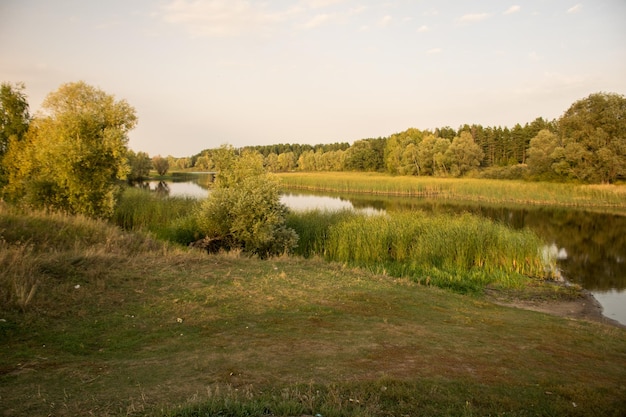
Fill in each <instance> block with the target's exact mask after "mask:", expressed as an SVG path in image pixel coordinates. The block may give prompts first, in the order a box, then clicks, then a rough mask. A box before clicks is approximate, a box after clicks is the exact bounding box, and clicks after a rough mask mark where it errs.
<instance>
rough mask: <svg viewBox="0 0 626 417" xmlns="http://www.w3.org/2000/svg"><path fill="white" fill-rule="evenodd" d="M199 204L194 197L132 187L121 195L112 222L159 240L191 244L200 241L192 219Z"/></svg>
mask: <svg viewBox="0 0 626 417" xmlns="http://www.w3.org/2000/svg"><path fill="white" fill-rule="evenodd" d="M198 205H199V200H198V199H196V198H193V197H162V196H159V195H158V194H157V193H154V192H150V191H148V190H142V189H138V188H131V187H129V188H126V189H125V190H124V192H123V193H122V195H121V196H120V199H119V201H118V204H117V206H116V208H115V213H114V215H113V219H112V220H113V222H114V223H115V224H117V225H118V226H120V227H121V228H123V229H125V230H141V231H147V232H151V233H153V234H154V235H155V236H156V237H158V238H160V239H165V240H171V241H174V242H177V243H182V244H188V243H190V242H191V241H193V240H195V239H197V238H199V237H198V236H196V233H197V232H195V230H194V229H195V225H194V224H193V219H192V217H193V216H192V213H193V212H194V210H195V209H196V208H197V207H198Z"/></svg>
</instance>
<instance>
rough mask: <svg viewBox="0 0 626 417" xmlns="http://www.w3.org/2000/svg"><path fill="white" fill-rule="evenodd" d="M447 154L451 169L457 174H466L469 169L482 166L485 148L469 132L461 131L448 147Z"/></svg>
mask: <svg viewBox="0 0 626 417" xmlns="http://www.w3.org/2000/svg"><path fill="white" fill-rule="evenodd" d="M445 156H446V157H447V160H448V161H449V164H450V171H451V172H452V174H453V175H455V176H461V175H464V174H466V173H467V172H468V171H469V170H471V169H474V168H477V167H479V166H480V161H482V159H483V156H484V154H483V150H482V149H481V148H480V146H478V145H477V144H476V143H475V142H474V138H472V135H471V134H470V133H469V132H461V135H460V136H457V137H455V138H454V139H453V140H452V143H451V144H450V146H449V147H448V149H446V151H445Z"/></svg>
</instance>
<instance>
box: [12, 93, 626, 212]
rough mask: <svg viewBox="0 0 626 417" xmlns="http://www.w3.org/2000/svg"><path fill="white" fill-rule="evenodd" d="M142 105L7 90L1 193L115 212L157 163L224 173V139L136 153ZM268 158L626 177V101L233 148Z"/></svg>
mask: <svg viewBox="0 0 626 417" xmlns="http://www.w3.org/2000/svg"><path fill="white" fill-rule="evenodd" d="M136 123H137V117H136V114H135V109H134V108H133V107H131V106H130V105H129V104H128V103H127V102H126V101H125V100H116V99H115V98H114V97H113V96H111V95H109V94H107V93H105V92H104V91H102V90H100V89H97V88H95V87H92V86H90V85H87V84H86V83H84V82H76V83H68V84H64V85H62V86H61V87H60V88H59V89H58V90H57V91H54V92H52V93H50V94H49V95H48V96H47V97H46V99H45V100H44V103H43V105H42V112H41V114H39V115H37V116H36V117H33V116H31V114H30V112H29V105H28V100H27V98H26V93H25V86H24V84H9V83H3V84H2V85H1V86H0V198H3V199H8V200H15V201H22V202H26V203H27V204H31V205H34V206H40V207H49V208H55V209H60V210H63V211H67V212H70V213H84V214H87V215H92V216H97V217H107V216H110V215H111V213H112V212H113V209H114V204H115V201H116V196H117V193H118V192H119V185H120V182H123V181H136V180H142V179H143V178H145V177H147V176H148V175H149V174H150V171H151V170H153V169H154V170H156V171H157V172H158V173H159V174H160V175H164V174H165V173H166V172H167V171H168V170H170V169H171V170H188V169H193V170H202V171H219V170H220V167H219V160H220V158H221V157H223V153H224V147H221V148H216V149H205V150H203V151H202V152H200V153H198V154H196V155H192V156H190V157H184V158H175V157H172V156H168V157H161V156H159V155H157V156H154V157H150V156H149V155H148V154H147V153H145V152H134V151H132V150H129V149H128V146H127V145H128V132H129V131H130V130H131V129H133V128H134V126H135V125H136ZM232 152H234V154H235V155H243V154H254V155H257V156H258V158H259V160H260V161H262V165H263V167H264V169H265V170H267V171H270V172H288V171H294V170H301V171H378V172H388V173H390V174H393V175H419V176H421V175H433V176H446V177H458V176H464V175H472V176H478V177H488V178H502V179H506V178H511V179H528V180H548V181H576V182H581V183H614V182H616V181H620V180H624V179H626V99H625V98H624V96H622V95H619V94H615V93H595V94H591V95H589V96H588V97H586V98H583V99H581V100H579V101H576V102H575V103H574V104H572V105H571V106H570V108H569V109H567V110H566V111H565V113H564V114H563V115H562V116H561V117H560V118H559V119H556V120H553V121H547V120H545V119H543V118H537V119H535V120H534V121H533V122H531V123H526V124H525V125H523V126H522V125H520V124H516V125H515V126H514V127H513V128H510V129H509V128H508V127H504V128H502V127H483V126H481V125H476V124H473V125H463V126H461V127H459V128H458V129H452V128H450V127H442V128H437V129H434V130H432V131H430V130H419V129H416V128H410V129H407V130H405V131H403V132H399V133H395V134H392V135H390V136H389V137H379V138H368V139H361V140H357V141H355V142H354V143H353V144H352V145H350V144H348V143H347V142H338V143H333V144H318V145H306V144H305V145H300V144H275V145H267V146H254V147H244V148H241V149H232Z"/></svg>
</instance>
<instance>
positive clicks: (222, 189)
mask: <svg viewBox="0 0 626 417" xmlns="http://www.w3.org/2000/svg"><path fill="white" fill-rule="evenodd" d="M220 156H221V158H220V159H219V161H217V165H218V166H219V172H218V175H217V178H216V181H215V186H214V189H213V191H212V192H211V194H210V195H209V197H208V198H207V199H206V200H205V201H204V202H203V203H202V204H201V207H200V209H199V210H198V212H197V214H196V223H197V224H198V227H199V231H200V233H201V234H202V235H203V236H205V238H204V239H203V246H204V247H206V248H207V249H208V250H210V251H216V250H219V249H241V250H243V251H244V252H246V253H249V254H253V255H258V256H261V257H267V256H272V255H280V254H283V253H286V252H289V251H291V250H292V249H293V248H294V247H295V246H296V243H297V240H298V235H297V234H296V233H295V231H293V229H289V228H287V227H286V215H287V207H286V206H285V205H284V204H282V203H281V202H280V194H279V183H278V180H277V179H276V178H275V177H274V176H273V175H272V174H269V173H267V172H266V171H265V169H264V168H263V156H262V155H261V154H259V153H256V152H251V151H244V153H243V154H242V155H241V156H236V155H235V153H234V151H233V149H232V148H229V147H224V148H223V152H221V153H220Z"/></svg>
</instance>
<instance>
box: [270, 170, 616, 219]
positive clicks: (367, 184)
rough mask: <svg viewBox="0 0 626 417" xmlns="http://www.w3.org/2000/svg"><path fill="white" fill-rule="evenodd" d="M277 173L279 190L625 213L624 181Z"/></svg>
mask: <svg viewBox="0 0 626 417" xmlns="http://www.w3.org/2000/svg"><path fill="white" fill-rule="evenodd" d="M279 177H280V178H281V179H282V183H283V187H284V188H286V189H295V190H308V191H326V192H341V193H354V194H371V195H389V196H403V197H430V198H441V199H450V200H459V201H477V202H485V203H506V204H525V205H548V206H566V207H593V208H611V209H616V208H617V209H620V210H625V211H626V185H608V184H607V185H576V184H561V183H548V182H527V181H502V180H490V179H476V178H435V177H406V176H390V175H385V174H378V173H362V172H360V173H355V172H323V173H318V172H315V173H313V172H312V173H288V174H279Z"/></svg>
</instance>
